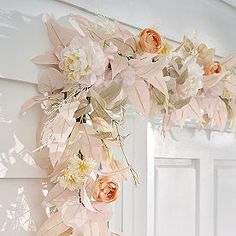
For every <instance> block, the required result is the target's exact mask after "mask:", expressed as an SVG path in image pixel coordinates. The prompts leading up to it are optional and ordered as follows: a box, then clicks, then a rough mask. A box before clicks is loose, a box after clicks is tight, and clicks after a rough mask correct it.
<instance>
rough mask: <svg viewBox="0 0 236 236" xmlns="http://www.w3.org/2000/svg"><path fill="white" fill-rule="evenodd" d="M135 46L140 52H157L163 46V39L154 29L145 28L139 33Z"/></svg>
mask: <svg viewBox="0 0 236 236" xmlns="http://www.w3.org/2000/svg"><path fill="white" fill-rule="evenodd" d="M137 47H138V49H139V50H140V51H142V52H149V53H159V52H160V51H161V50H162V48H163V40H162V38H161V36H160V34H158V33H157V32H156V31H155V30H152V29H149V28H146V29H144V30H143V31H142V32H141V33H140V34H139V41H138V43H137Z"/></svg>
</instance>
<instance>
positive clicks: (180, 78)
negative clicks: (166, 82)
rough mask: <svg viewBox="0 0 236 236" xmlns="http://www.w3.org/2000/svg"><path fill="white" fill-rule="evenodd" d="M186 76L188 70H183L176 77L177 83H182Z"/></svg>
mask: <svg viewBox="0 0 236 236" xmlns="http://www.w3.org/2000/svg"><path fill="white" fill-rule="evenodd" d="M187 78H188V70H185V71H184V72H183V73H182V74H181V75H180V76H179V78H177V79H176V83H177V84H184V83H185V81H186V79H187Z"/></svg>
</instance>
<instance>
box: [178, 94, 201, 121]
mask: <svg viewBox="0 0 236 236" xmlns="http://www.w3.org/2000/svg"><path fill="white" fill-rule="evenodd" d="M175 114H176V118H177V119H178V121H179V123H180V125H183V124H184V122H185V121H186V119H187V118H191V119H195V120H197V121H202V116H201V110H200V107H199V105H198V102H197V100H196V99H195V98H192V99H191V101H190V102H189V103H188V104H187V105H185V106H184V107H182V108H181V109H178V110H176V111H175Z"/></svg>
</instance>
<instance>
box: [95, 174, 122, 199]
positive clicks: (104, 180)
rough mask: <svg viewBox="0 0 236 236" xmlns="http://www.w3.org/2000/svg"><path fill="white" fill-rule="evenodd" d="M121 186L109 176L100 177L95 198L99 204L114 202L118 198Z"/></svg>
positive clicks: (96, 184) (96, 183)
mask: <svg viewBox="0 0 236 236" xmlns="http://www.w3.org/2000/svg"><path fill="white" fill-rule="evenodd" d="M118 195H119V185H118V183H117V182H116V181H115V180H114V179H112V178H111V177H109V176H102V177H99V178H98V179H97V180H96V181H95V186H94V191H93V198H94V200H96V201H98V202H107V203H109V202H113V201H115V200H116V199H117V198H118Z"/></svg>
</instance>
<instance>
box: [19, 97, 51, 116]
mask: <svg viewBox="0 0 236 236" xmlns="http://www.w3.org/2000/svg"><path fill="white" fill-rule="evenodd" d="M46 99H47V97H45V96H35V97H32V98H30V99H29V100H27V101H26V102H25V103H24V104H23V105H22V106H21V109H20V113H19V115H20V116H22V115H24V114H25V113H26V112H27V111H28V110H29V109H30V108H31V107H33V106H34V105H37V104H39V103H41V102H43V101H45V100H46Z"/></svg>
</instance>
